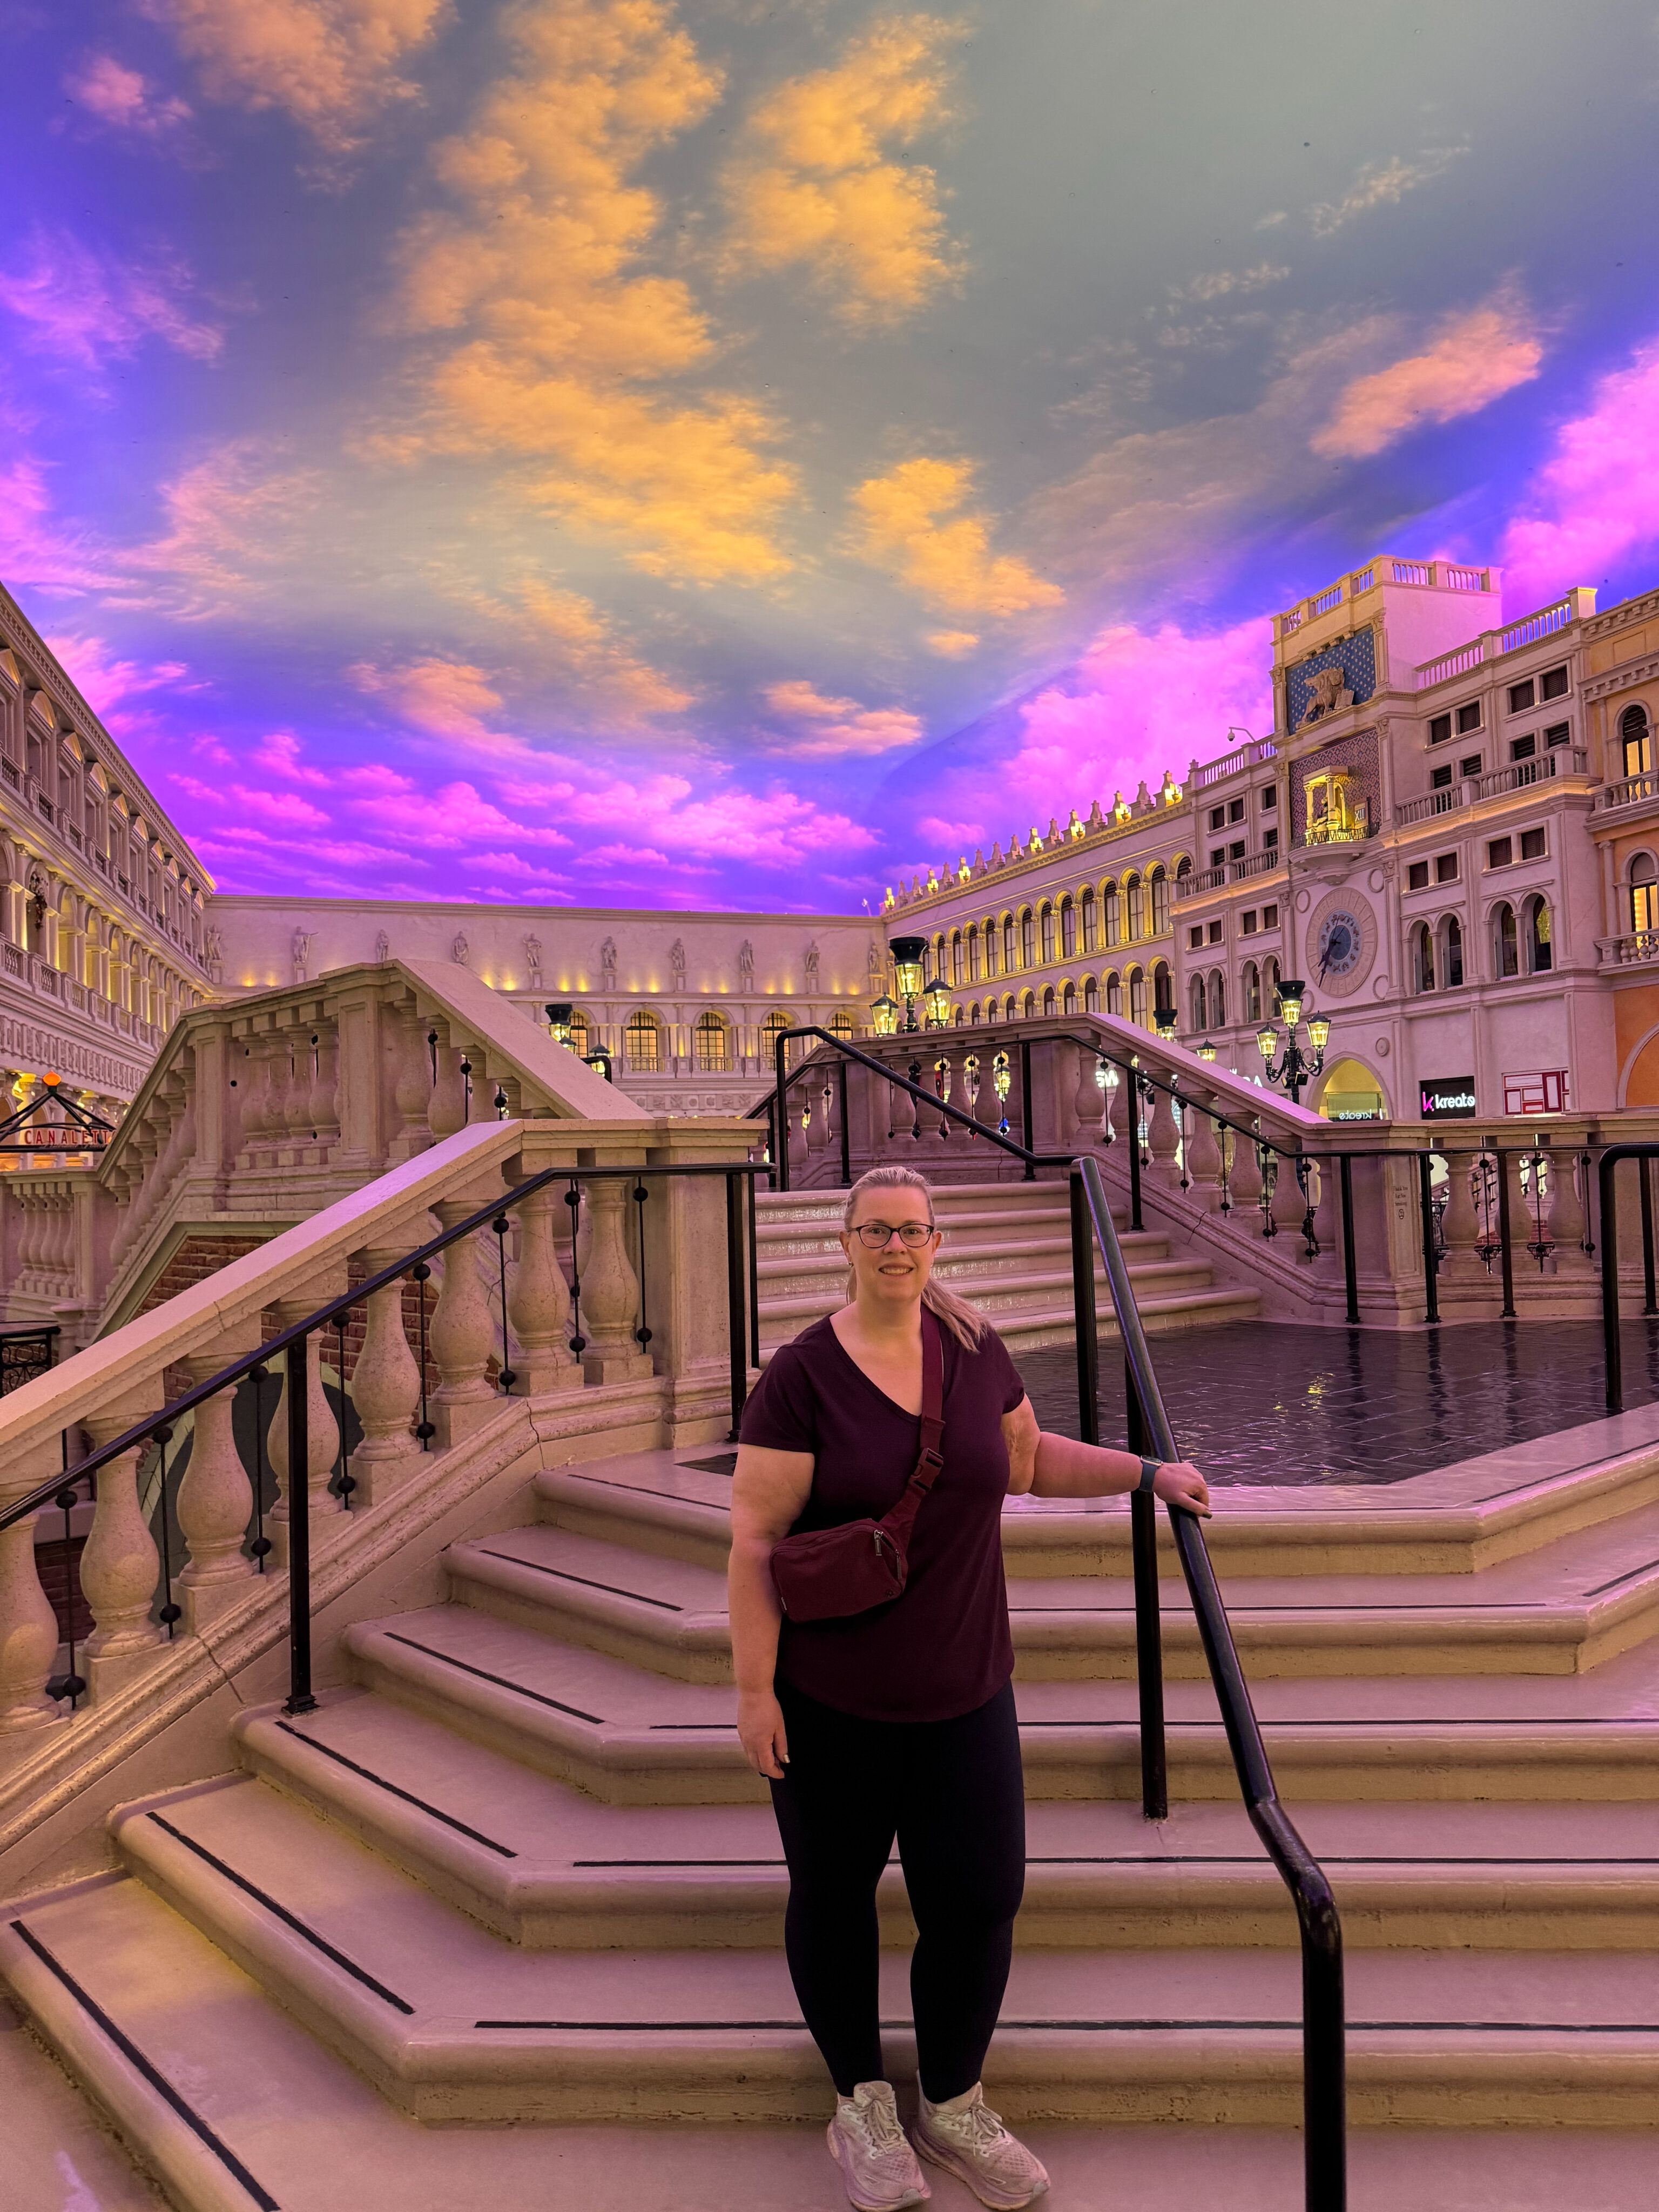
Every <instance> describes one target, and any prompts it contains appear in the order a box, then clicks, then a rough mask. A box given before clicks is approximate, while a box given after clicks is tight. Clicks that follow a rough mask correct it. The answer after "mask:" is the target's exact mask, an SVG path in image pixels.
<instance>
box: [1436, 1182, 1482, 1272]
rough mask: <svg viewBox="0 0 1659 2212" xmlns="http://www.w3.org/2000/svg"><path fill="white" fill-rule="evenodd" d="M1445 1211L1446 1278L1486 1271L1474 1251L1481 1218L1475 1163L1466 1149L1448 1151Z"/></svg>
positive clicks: (1443, 1265)
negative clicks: (1475, 1187) (1476, 1201)
mask: <svg viewBox="0 0 1659 2212" xmlns="http://www.w3.org/2000/svg"><path fill="white" fill-rule="evenodd" d="M1444 1158H1445V1162H1446V1210H1445V1212H1444V1213H1443V1215H1442V1216H1441V1236H1442V1238H1443V1242H1444V1244H1445V1248H1446V1249H1445V1257H1444V1258H1443V1260H1442V1261H1441V1263H1440V1273H1441V1278H1442V1279H1443V1280H1449V1279H1456V1278H1459V1277H1472V1276H1474V1274H1475V1273H1477V1271H1479V1272H1480V1273H1485V1270H1484V1269H1482V1268H1481V1267H1480V1258H1479V1256H1478V1255H1477V1254H1476V1251H1475V1246H1476V1244H1477V1243H1479V1241H1480V1217H1479V1215H1478V1214H1477V1213H1476V1212H1475V1206H1474V1162H1473V1160H1472V1159H1471V1158H1470V1157H1469V1155H1468V1153H1467V1152H1447V1153H1446V1154H1445V1155H1444Z"/></svg>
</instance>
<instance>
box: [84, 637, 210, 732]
mask: <svg viewBox="0 0 1659 2212" xmlns="http://www.w3.org/2000/svg"><path fill="white" fill-rule="evenodd" d="M46 644H47V646H48V647H50V649H51V650H52V653H55V654H56V656H57V658H58V659H59V660H60V661H61V662H62V663H63V665H64V667H65V668H66V669H67V670H68V671H69V673H70V676H71V677H72V678H73V679H74V681H75V683H76V685H77V686H78V687H79V689H80V690H81V693H82V696H83V697H84V698H85V699H86V700H87V702H88V704H89V705H90V706H91V707H92V708H93V710H94V713H96V714H98V715H99V716H100V719H101V720H103V721H104V723H105V724H106V726H107V727H108V728H109V729H111V730H112V731H113V732H115V734H116V736H117V737H130V736H131V735H133V734H134V733H135V732H138V731H142V730H150V729H154V728H155V726H156V723H157V720H158V717H157V716H156V714H155V712H154V711H153V710H151V709H149V708H132V707H131V705H130V704H129V702H131V701H132V700H134V699H139V698H143V697H148V696H151V695H153V694H154V693H155V692H158V691H170V692H191V691H200V690H204V688H205V687H204V685H203V684H187V683H185V678H186V677H187V676H188V675H189V673H190V670H189V667H188V665H187V664H186V663H185V662H184V661H182V660H155V661H150V662H148V663H146V662H143V661H137V660H119V659H116V658H115V656H114V654H113V653H112V652H111V650H110V648H109V647H108V646H106V644H105V643H104V641H103V640H102V638H100V637H65V636H57V637H52V636H49V637H48V638H47V639H46Z"/></svg>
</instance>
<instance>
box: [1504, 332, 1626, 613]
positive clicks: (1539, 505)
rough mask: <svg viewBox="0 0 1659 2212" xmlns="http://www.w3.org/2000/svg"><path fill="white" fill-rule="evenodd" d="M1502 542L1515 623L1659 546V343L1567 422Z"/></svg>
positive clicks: (1605, 382) (1600, 387) (1507, 599)
mask: <svg viewBox="0 0 1659 2212" xmlns="http://www.w3.org/2000/svg"><path fill="white" fill-rule="evenodd" d="M1530 490H1531V495H1530V498H1529V499H1528V503H1527V511H1526V512H1523V513H1521V514H1518V515H1517V516H1516V518H1515V520H1513V521H1512V522H1511V523H1510V526H1509V530H1508V532H1507V533H1506V534H1505V536H1504V547H1503V559H1504V604H1505V606H1506V608H1507V609H1508V610H1510V611H1512V612H1513V613H1516V614H1521V613H1523V612H1525V611H1526V610H1527V609H1528V608H1530V607H1535V606H1539V605H1543V604H1544V603H1545V602H1546V601H1547V600H1549V599H1554V598H1555V597H1556V596H1557V595H1558V594H1559V592H1564V591H1566V590H1568V589H1570V588H1571V586H1573V585H1574V584H1595V585H1600V584H1601V583H1604V582H1605V581H1606V580H1607V578H1608V576H1609V575H1610V574H1612V573H1613V571H1615V570H1616V569H1617V568H1619V567H1620V565H1621V564H1623V563H1626V562H1629V561H1631V560H1632V558H1633V557H1634V556H1637V555H1638V554H1639V553H1642V552H1643V551H1644V550H1647V549H1649V548H1650V547H1652V546H1653V545H1654V544H1655V542H1656V540H1659V338H1650V340H1649V341H1648V342H1647V343H1646V344H1645V345H1643V346H1641V347H1640V348H1638V350H1637V352H1636V353H1635V355H1634V356H1632V360H1631V362H1630V365H1629V367H1628V368H1621V369H1615V370H1614V371H1613V373H1612V374H1610V375H1608V376H1604V377H1603V378H1602V379H1601V381H1600V382H1599V383H1598V384H1597V386H1596V387H1595V392H1594V393H1593V395H1592V397H1591V399H1590V404H1589V407H1588V409H1587V410H1585V412H1584V413H1583V414H1582V415H1578V416H1573V417H1572V418H1571V420H1570V421H1568V422H1563V423H1562V424H1561V425H1560V426H1559V428H1558V429H1557V431H1556V434H1555V450H1554V452H1553V453H1552V454H1551V455H1550V457H1549V458H1548V459H1547V460H1546V461H1545V463H1544V464H1543V465H1542V467H1541V468H1540V469H1538V470H1537V471H1535V472H1534V476H1533V478H1532V483H1531V487H1530Z"/></svg>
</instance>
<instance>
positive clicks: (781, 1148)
mask: <svg viewBox="0 0 1659 2212" xmlns="http://www.w3.org/2000/svg"><path fill="white" fill-rule="evenodd" d="M923 1034H925V1032H923V1031H922V1030H917V1031H916V1035H917V1036H922V1035H923ZM809 1036H810V1037H817V1038H818V1039H819V1040H820V1042H823V1043H824V1044H827V1045H831V1046H833V1047H834V1048H835V1049H836V1052H838V1053H840V1054H841V1055H842V1060H843V1062H845V1061H847V1060H856V1061H857V1063H858V1065H859V1066H860V1067H867V1068H868V1069H869V1070H870V1071H871V1073H872V1074H875V1075H879V1076H880V1077H881V1078H882V1079H883V1080H884V1082H887V1083H890V1084H891V1085H893V1086H894V1088H895V1089H896V1090H899V1091H908V1094H909V1096H910V1097H912V1098H915V1099H918V1100H920V1102H921V1104H922V1105H924V1106H926V1107H927V1109H929V1111H930V1112H933V1113H935V1114H941V1115H945V1117H946V1118H947V1119H948V1120H950V1121H959V1122H960V1123H961V1124H962V1126H963V1128H964V1129H966V1130H968V1131H969V1133H970V1134H971V1135H973V1136H975V1137H983V1138H985V1139H987V1142H988V1143H990V1144H993V1145H995V1146H997V1147H998V1149H999V1150H1000V1151H1001V1152H1008V1153H1011V1154H1012V1156H1013V1158H1016V1159H1018V1160H1019V1161H1021V1162H1022V1163H1023V1164H1024V1169H1025V1180H1026V1182H1035V1181H1036V1170H1038V1169H1039V1168H1063V1167H1066V1166H1069V1165H1070V1163H1071V1155H1070V1153H1069V1152H1033V1151H1032V1150H1031V1148H1030V1146H1027V1145H1021V1144H1016V1143H1015V1141H1014V1139H1012V1137H1005V1136H1004V1135H1003V1133H1002V1132H1001V1130H1000V1129H996V1128H992V1127H988V1126H987V1124H986V1123H985V1122H983V1121H976V1120H975V1117H974V1116H973V1115H971V1114H964V1113H963V1110H962V1109H961V1107H960V1106H952V1105H951V1103H950V1101H949V1099H946V1098H941V1097H939V1095H938V1093H937V1092H935V1091H926V1090H924V1089H923V1088H922V1086H921V1084H919V1083H912V1082H911V1080H910V1079H909V1078H908V1076H905V1075H896V1074H895V1073H894V1072H893V1070H892V1069H891V1068H890V1067H888V1066H885V1065H884V1063H883V1062H882V1061H881V1060H877V1059H875V1058H873V1057H872V1054H869V1053H867V1052H860V1050H859V1048H858V1047H857V1046H856V1045H852V1044H848V1042H847V1040H846V1038H845V1037H838V1036H834V1035H832V1034H831V1032H830V1031H829V1030H825V1029H820V1028H819V1027H818V1026H817V1024H816V1023H807V1024H805V1025H804V1026H803V1027H802V1028H800V1029H794V1030H779V1031H778V1034H777V1040H776V1046H775V1049H776V1053H777V1082H776V1087H775V1089H774V1090H773V1091H771V1092H769V1094H768V1096H767V1097H763V1098H758V1099H757V1100H756V1102H755V1103H754V1104H753V1105H752V1106H751V1107H750V1109H749V1111H750V1115H755V1114H757V1113H759V1112H761V1111H762V1110H763V1109H764V1110H765V1112H766V1114H767V1117H768V1120H769V1124H770V1126H771V1130H772V1154H773V1163H772V1164H773V1170H774V1177H775V1188H777V1189H779V1190H787V1189H788V1188H789V1125H788V1118H787V1116H788V1105H787V1091H788V1086H789V1085H790V1084H791V1083H793V1081H794V1080H795V1079H796V1077H797V1076H799V1075H802V1074H804V1073H805V1069H806V1066H807V1062H806V1061H805V1060H803V1061H802V1063H801V1065H800V1066H799V1067H796V1068H793V1069H792V1068H788V1067H787V1066H785V1058H786V1050H785V1048H786V1047H787V1045H788V1043H789V1041H790V1039H791V1038H793V1037H809ZM1022 1083H1023V1085H1024V1087H1023V1089H1022V1090H1021V1092H1020V1107H1021V1110H1022V1112H1023V1113H1024V1116H1025V1133H1026V1135H1027V1136H1028V1137H1029V1136H1030V1133H1031V1131H1030V1088H1031V1086H1030V1057H1029V1055H1028V1056H1027V1057H1026V1059H1025V1060H1024V1064H1023V1067H1022ZM841 1143H842V1176H843V1177H844V1179H845V1180H846V1181H847V1182H849V1183H850V1182H851V1181H852V1170H851V1168H850V1167H849V1165H848V1156H847V1145H848V1132H847V1094H846V1090H845V1087H844V1085H843V1088H842V1115H841Z"/></svg>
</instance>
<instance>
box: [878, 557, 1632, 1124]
mask: <svg viewBox="0 0 1659 2212" xmlns="http://www.w3.org/2000/svg"><path fill="white" fill-rule="evenodd" d="M1273 692H1274V702H1275V710H1276V711H1275V717H1274V720H1275V729H1274V732H1273V733H1270V734H1268V735H1267V736H1266V737H1264V738H1259V739H1257V738H1252V739H1251V740H1250V741H1249V743H1247V744H1243V745H1242V746H1239V747H1237V748H1236V749H1235V750H1233V751H1231V752H1229V753H1227V754H1225V755H1224V756H1223V757H1220V758H1219V759H1217V760H1214V761H1211V762H1208V763H1204V764H1202V765H1200V763H1197V762H1194V763H1193V764H1192V766H1191V768H1190V769H1189V770H1188V775H1187V779H1186V781H1185V783H1184V785H1182V786H1179V787H1178V786H1176V783H1175V782H1174V781H1173V779H1172V778H1171V777H1170V776H1169V775H1166V776H1165V778H1164V785H1163V787H1162V789H1161V790H1160V791H1159V792H1158V793H1150V794H1149V793H1147V792H1146V788H1145V787H1144V786H1143V787H1142V789H1141V791H1140V793H1139V794H1138V796H1137V798H1136V799H1135V800H1134V801H1133V803H1130V804H1128V805H1126V804H1125V803H1124V802H1123V801H1122V800H1121V799H1118V800H1117V802H1116V803H1115V805H1114V806H1113V807H1112V808H1111V809H1110V810H1105V811H1103V809H1102V808H1101V806H1100V805H1099V803H1098V802H1097V803H1096V804H1095V805H1094V807H1093V808H1092V809H1091V812H1090V813H1089V815H1088V816H1087V817H1086V818H1079V815H1078V814H1077V813H1076V812H1075V811H1073V813H1072V815H1071V816H1070V818H1069V820H1068V821H1067V823H1066V824H1065V825H1064V827H1062V826H1061V825H1060V823H1058V821H1057V820H1056V821H1054V822H1051V823H1050V825H1049V831H1048V836H1039V835H1038V834H1037V833H1036V831H1035V830H1033V831H1032V832H1031V833H1030V836H1028V837H1024V838H1017V839H1016V840H1015V841H1013V842H1012V845H1011V848H1010V850H1009V852H1008V853H1007V854H1004V853H1003V851H1002V848H1001V847H1000V845H998V846H997V847H995V848H994V849H993V852H992V854H991V857H990V859H989V860H987V859H986V858H985V856H984V854H982V853H979V854H975V857H974V860H972V861H971V862H969V860H967V859H966V857H965V856H964V857H963V858H962V859H961V860H959V861H958V862H957V865H956V866H954V867H953V868H941V869H939V870H936V871H933V872H931V873H930V874H929V876H928V877H927V878H926V880H922V879H921V878H918V879H917V880H915V882H913V884H911V885H909V886H908V888H905V889H902V890H900V891H898V892H897V893H895V894H890V896H889V898H888V900H887V902H885V904H884V918H885V920H886V921H887V924H888V927H889V931H890V933H891V934H895V935H896V934H901V933H915V934H916V935H919V936H922V937H924V938H926V939H927V942H928V945H929V972H930V973H933V974H937V975H939V976H941V977H942V978H943V980H944V981H946V982H947V983H948V984H949V985H950V987H951V993H952V1000H953V1005H952V1020H953V1022H959V1023H961V1024H965V1025H968V1026H971V1025H972V1024H974V1023H975V1022H976V1021H984V1020H987V1019H991V1018H1004V1019H1006V1018H1007V1017H1008V1016H1009V1015H1010V1014H1016V1015H1018V1014H1042V1013H1048V1012H1055V1013H1059V1014H1061V1015H1063V1014H1065V1013H1066V1012H1068V1011H1070V1010H1073V1009H1076V1010H1079V1011H1085V1012H1086V1011H1088V1010H1089V1009H1090V1008H1091V1007H1093V1006H1100V1007H1102V1008H1103V1009H1105V1010H1108V1011H1111V1012H1121V1013H1123V1014H1125V1015H1127V1017H1128V1018H1131V1019H1133V1020H1136V1021H1139V1022H1142V1023H1144V1024H1146V1026H1148V1027H1150V1026H1152V1023H1153V1021H1154V1019H1155V1015H1156V1011H1157V1009H1158V1007H1159V1006H1165V1007H1168V1008H1170V1009H1172V1010H1173V1011H1174V1013H1175V1017H1176V1032H1177V1034H1178V1035H1179V1036H1181V1037H1182V1039H1183V1040H1185V1041H1187V1042H1192V1043H1194V1044H1195V1043H1198V1042H1202V1041H1205V1040H1207V1041H1208V1042H1212V1043H1213V1044H1214V1045H1215V1046H1216V1047H1217V1048H1218V1055H1219V1057H1220V1058H1221V1059H1222V1060H1224V1061H1225V1063H1227V1064H1229V1065H1231V1066H1232V1067H1234V1068H1236V1069H1237V1071H1238V1072H1239V1073H1243V1074H1244V1075H1247V1076H1248V1075H1249V1074H1250V1073H1252V1072H1253V1071H1254V1070H1255V1069H1256V1068H1257V1067H1259V1066H1260V1057H1259V1054H1258V1052H1257V1046H1256V1034H1257V1031H1258V1030H1259V1028H1260V1027H1261V1025H1262V1024H1264V1022H1270V1021H1272V1019H1273V1017H1274V1014H1275V1012H1276V1011H1277V994H1278V987H1279V982H1280V981H1282V980H1284V979H1285V978H1287V977H1295V978H1297V979H1298V980H1301V981H1304V983H1305V984H1306V986H1307V992H1306V997H1305V1004H1306V1006H1307V1007H1308V1010H1309V1011H1310V1012H1317V1013H1320V1014H1322V1015H1323V1016H1325V1017H1327V1018H1328V1019H1329V1020H1330V1022H1331V1024H1332V1030H1331V1041H1330V1045H1329V1047H1328V1054H1327V1062H1326V1066H1325V1069H1324V1071H1323V1073H1322V1075H1321V1077H1320V1078H1319V1079H1318V1080H1317V1082H1316V1085H1314V1087H1313V1089H1312V1091H1311V1093H1310V1102H1311V1103H1313V1104H1314V1105H1315V1106H1316V1107H1318V1108H1319V1109H1321V1110H1323V1111H1325V1112H1327V1113H1328V1114H1331V1115H1338V1116H1340V1117H1342V1118H1348V1117H1351V1116H1352V1117H1359V1116H1373V1115H1380V1116H1383V1117H1386V1118H1390V1119H1403V1120H1416V1119H1417V1118H1419V1115H1422V1114H1423V1113H1424V1112H1425V1111H1427V1112H1429V1113H1430V1114H1431V1115H1434V1116H1437V1115H1438V1114H1439V1113H1440V1112H1441V1111H1442V1110H1443V1107H1442V1106H1441V1105H1440V1104H1437V1103H1436V1102H1437V1101H1443V1100H1445V1099H1448V1098H1452V1097H1456V1098H1460V1099H1468V1100H1469V1101H1470V1102H1471V1103H1470V1104H1469V1105H1468V1107H1467V1109H1455V1110H1467V1111H1468V1112H1470V1113H1474V1112H1476V1111H1479V1112H1480V1113H1481V1114H1497V1113H1510V1114H1513V1115H1517V1116H1522V1117H1534V1116H1536V1115H1540V1114H1542V1113H1547V1112H1552V1111H1559V1110H1563V1109H1566V1108H1569V1107H1571V1108H1575V1109H1580V1110H1589V1111H1597V1112H1601V1111H1606V1110H1607V1109H1611V1108H1615V1107H1619V1106H1624V1105H1648V1104H1652V1103H1659V774H1656V763H1655V759H1654V752H1653V745H1654V737H1653V730H1654V722H1655V719H1656V715H1659V593H1650V594H1646V595H1644V596H1642V597H1639V598H1638V599H1632V600H1629V601H1626V603H1624V604H1623V605H1620V606H1618V607H1615V608H1612V609H1610V610H1608V611H1607V612H1606V613H1604V614H1597V612H1596V611H1595V594H1594V593H1593V592H1589V591H1588V590H1582V589H1581V590H1575V591H1573V592H1569V593H1567V594H1566V595H1565V597H1564V598H1563V599H1559V600H1558V601H1556V602H1555V603H1553V605H1550V606H1548V607H1545V608H1541V609H1540V610H1538V611H1536V612H1535V613H1534V614H1531V615H1529V616H1527V617H1523V618H1522V619H1521V620H1520V621H1518V622H1514V623H1504V622H1503V621H1502V620H1501V618H1500V612H1499V592H1498V572H1497V571H1496V570H1495V569H1492V568H1479V569H1477V568H1466V567H1462V566H1459V565H1456V564H1453V563H1449V562H1419V561H1407V560H1403V559H1399V558H1396V557H1395V556H1376V558H1375V559H1373V560H1371V561H1370V562H1366V563H1365V564H1364V566H1363V567H1361V568H1357V569H1354V570H1352V571H1351V572H1350V573H1349V574H1346V575H1345V576H1343V577H1340V578H1339V579H1338V580H1337V581H1336V582H1335V583H1334V584H1333V585H1331V586H1329V587H1328V589H1327V590H1325V591H1323V592H1318V593H1316V594H1315V595H1313V596H1312V597H1310V599H1305V600H1304V601H1302V602H1301V603H1300V604H1299V605H1297V606H1295V607H1291V608H1289V609H1287V610H1285V611H1284V612H1282V613H1280V614H1279V615H1277V616H1275V617H1274V619H1273ZM1425 1101H1426V1102H1428V1103H1427V1104H1426V1105H1425Z"/></svg>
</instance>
